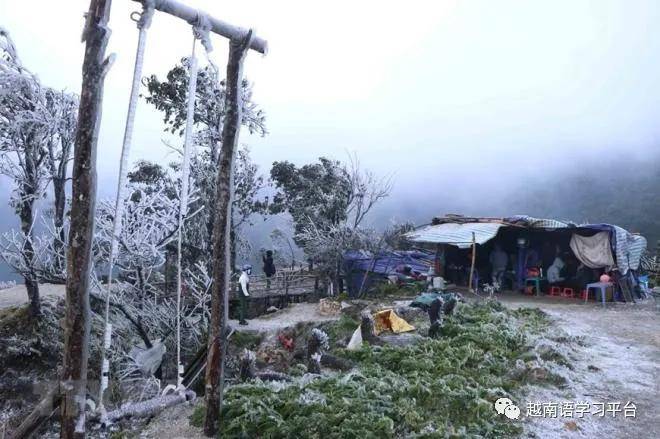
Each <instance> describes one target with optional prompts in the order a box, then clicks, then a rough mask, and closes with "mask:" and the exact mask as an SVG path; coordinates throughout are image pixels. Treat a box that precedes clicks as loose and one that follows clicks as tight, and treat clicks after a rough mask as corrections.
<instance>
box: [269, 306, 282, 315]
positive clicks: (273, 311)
mask: <svg viewBox="0 0 660 439" xmlns="http://www.w3.org/2000/svg"><path fill="white" fill-rule="evenodd" d="M279 310H280V309H279V308H278V307H276V306H269V307H268V309H266V314H273V313H275V312H277V311H279Z"/></svg>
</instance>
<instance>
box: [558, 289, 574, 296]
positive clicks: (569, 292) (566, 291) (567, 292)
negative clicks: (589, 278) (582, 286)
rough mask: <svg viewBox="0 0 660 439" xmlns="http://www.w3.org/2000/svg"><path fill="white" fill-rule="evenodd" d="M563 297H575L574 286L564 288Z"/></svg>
mask: <svg viewBox="0 0 660 439" xmlns="http://www.w3.org/2000/svg"><path fill="white" fill-rule="evenodd" d="M561 296H562V297H575V292H574V291H573V288H564V290H563V291H562V292H561Z"/></svg>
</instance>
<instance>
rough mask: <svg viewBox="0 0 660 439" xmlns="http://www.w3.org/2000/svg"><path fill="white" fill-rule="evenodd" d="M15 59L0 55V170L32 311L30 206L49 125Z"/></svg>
mask: <svg viewBox="0 0 660 439" xmlns="http://www.w3.org/2000/svg"><path fill="white" fill-rule="evenodd" d="M5 34H6V33H5ZM6 38H8V37H6ZM12 47H13V46H12ZM16 61H17V58H15V57H13V56H9V55H3V56H2V57H0V173H2V174H4V175H6V176H8V177H9V178H11V179H12V181H13V183H14V190H13V191H12V194H11V199H10V203H11V206H12V207H13V208H14V210H15V211H16V214H17V215H18V217H19V218H20V222H21V232H22V234H23V245H22V251H23V258H24V262H25V264H24V266H25V267H26V271H24V272H22V273H21V275H23V277H24V279H25V286H26V289H27V293H28V296H29V299H30V309H31V311H32V313H33V314H34V315H38V314H39V313H40V304H39V285H38V279H37V277H36V273H35V272H34V270H33V268H32V267H33V259H34V248H33V242H32V241H33V237H34V223H35V218H34V210H35V203H36V202H37V200H38V199H39V198H41V196H42V194H43V191H44V188H45V185H46V182H47V171H46V160H47V156H48V149H47V147H46V145H47V141H48V137H49V135H50V133H51V131H52V126H51V125H50V123H51V119H50V117H49V112H48V109H47V107H46V102H45V99H44V98H45V92H44V90H43V89H42V87H41V84H40V83H39V81H37V80H36V78H35V77H34V76H33V75H32V74H30V73H29V72H27V71H26V70H25V69H24V68H23V67H22V66H20V65H19V64H16Z"/></svg>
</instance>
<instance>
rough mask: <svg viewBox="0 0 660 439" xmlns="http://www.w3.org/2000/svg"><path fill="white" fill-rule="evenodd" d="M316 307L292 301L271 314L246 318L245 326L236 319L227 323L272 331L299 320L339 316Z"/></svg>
mask: <svg viewBox="0 0 660 439" xmlns="http://www.w3.org/2000/svg"><path fill="white" fill-rule="evenodd" d="M318 309H319V304H318V303H292V304H290V305H289V306H288V307H286V308H284V309H282V310H280V311H277V312H275V313H273V314H266V315H263V316H260V317H258V318H256V319H252V320H248V324H247V325H246V326H241V325H239V324H238V320H230V321H229V324H230V325H231V326H232V327H234V328H236V330H239V331H259V332H272V331H277V330H280V329H284V328H288V327H291V326H295V325H296V324H297V323H300V322H327V321H331V320H337V319H338V318H339V315H335V316H325V315H322V314H320V313H319V311H318Z"/></svg>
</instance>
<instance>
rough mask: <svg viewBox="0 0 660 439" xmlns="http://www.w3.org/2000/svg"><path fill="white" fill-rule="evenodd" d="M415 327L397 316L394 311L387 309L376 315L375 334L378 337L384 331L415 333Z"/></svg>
mask: <svg viewBox="0 0 660 439" xmlns="http://www.w3.org/2000/svg"><path fill="white" fill-rule="evenodd" d="M414 330H415V327H414V326H413V325H411V324H410V323H408V322H406V321H405V320H403V319H402V318H401V317H399V316H398V315H396V313H395V312H394V310H393V309H385V310H383V311H378V312H377V313H376V314H374V332H376V335H378V334H380V333H381V332H383V331H392V332H394V333H397V334H398V333H399V332H408V331H414Z"/></svg>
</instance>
